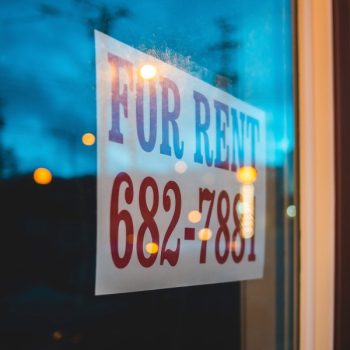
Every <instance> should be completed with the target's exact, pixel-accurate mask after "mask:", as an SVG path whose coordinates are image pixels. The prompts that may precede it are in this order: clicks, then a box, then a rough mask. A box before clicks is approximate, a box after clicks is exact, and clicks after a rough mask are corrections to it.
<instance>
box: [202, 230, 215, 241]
mask: <svg viewBox="0 0 350 350" xmlns="http://www.w3.org/2000/svg"><path fill="white" fill-rule="evenodd" d="M212 235H213V233H212V232H211V229H210V228H202V229H201V230H200V231H199V232H198V238H199V239H200V240H201V241H209V239H210V238H211V237H212Z"/></svg>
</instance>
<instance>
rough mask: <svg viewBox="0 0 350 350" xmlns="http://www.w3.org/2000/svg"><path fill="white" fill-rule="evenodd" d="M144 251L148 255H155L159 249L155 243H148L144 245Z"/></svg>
mask: <svg viewBox="0 0 350 350" xmlns="http://www.w3.org/2000/svg"><path fill="white" fill-rule="evenodd" d="M145 249H146V252H147V253H148V254H157V253H158V249H159V247H158V244H157V243H154V242H150V243H147V244H146V247H145Z"/></svg>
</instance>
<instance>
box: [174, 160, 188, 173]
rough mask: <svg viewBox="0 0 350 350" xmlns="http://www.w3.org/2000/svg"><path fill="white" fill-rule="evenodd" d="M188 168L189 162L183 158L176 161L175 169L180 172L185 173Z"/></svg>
mask: <svg viewBox="0 0 350 350" xmlns="http://www.w3.org/2000/svg"><path fill="white" fill-rule="evenodd" d="M186 170H187V164H186V163H185V162H184V161H183V160H179V161H178V162H176V163H175V171H176V172H177V173H179V174H183V173H185V172H186Z"/></svg>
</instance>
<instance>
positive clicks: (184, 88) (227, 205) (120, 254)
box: [95, 31, 266, 295]
mask: <svg viewBox="0 0 350 350" xmlns="http://www.w3.org/2000/svg"><path fill="white" fill-rule="evenodd" d="M95 37H96V69H97V126H98V134H97V141H98V142H97V144H98V150H97V158H98V175H97V188H98V190H97V266H96V294H97V295H100V294H112V293H124V292H132V291H140V290H149V289H160V288H171V287H180V286H190V285H199V284H209V283H221V282H229V281H238V280H246V279H253V278H260V277H262V274H263V266H264V245H265V188H266V185H265V116H264V113H263V112H262V111H260V110H258V109H257V108H254V107H253V106H250V105H249V104H247V103H244V102H243V101H240V100H238V99H236V98H234V97H233V96H231V95H229V94H227V93H225V92H223V91H221V90H219V89H217V88H215V87H213V86H211V85H209V84H207V83H205V82H203V81H201V80H199V79H198V78H195V77H193V76H191V75H190V74H188V73H185V72H184V71H182V70H180V69H177V68H175V67H173V66H172V65H169V64H167V63H165V62H162V61H160V60H158V59H156V58H154V57H152V56H149V55H147V54H145V53H142V52H140V51H138V50H135V49H133V48H131V47H129V46H127V45H125V44H122V43H121V42H118V41H116V40H114V39H112V38H110V37H108V36H106V35H104V34H102V33H100V32H97V31H96V32H95Z"/></svg>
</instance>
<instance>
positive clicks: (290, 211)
mask: <svg viewBox="0 0 350 350" xmlns="http://www.w3.org/2000/svg"><path fill="white" fill-rule="evenodd" d="M287 215H288V216H289V217H290V218H294V217H295V216H296V215H297V208H296V207H295V205H290V206H289V207H288V208H287Z"/></svg>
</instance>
